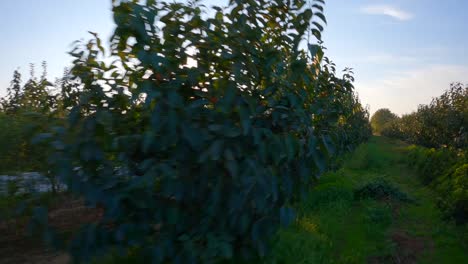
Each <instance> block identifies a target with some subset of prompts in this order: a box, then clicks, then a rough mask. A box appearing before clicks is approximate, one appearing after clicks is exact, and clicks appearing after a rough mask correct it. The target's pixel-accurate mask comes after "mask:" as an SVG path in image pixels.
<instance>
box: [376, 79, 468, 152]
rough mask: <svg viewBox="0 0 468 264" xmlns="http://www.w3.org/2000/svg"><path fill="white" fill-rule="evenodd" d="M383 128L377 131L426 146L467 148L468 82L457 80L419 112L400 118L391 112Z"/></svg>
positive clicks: (421, 106)
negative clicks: (458, 81)
mask: <svg viewBox="0 0 468 264" xmlns="http://www.w3.org/2000/svg"><path fill="white" fill-rule="evenodd" d="M377 113H378V112H376V114H377ZM389 115H392V114H391V113H390V114H389ZM375 118H376V115H374V116H373V117H372V124H374V119H375ZM380 128H381V129H380V130H378V132H380V133H382V135H385V136H388V137H393V138H398V139H401V140H404V141H407V142H409V143H414V144H417V145H421V146H425V147H435V148H438V147H444V146H445V147H454V148H459V149H466V148H468V86H467V85H463V84H461V83H454V84H452V85H451V87H450V89H448V90H447V91H445V92H444V93H443V94H442V95H441V96H439V97H437V98H434V99H433V100H432V102H431V103H430V104H427V105H420V106H419V107H418V110H417V111H416V112H414V113H411V114H407V115H403V116H402V117H401V118H398V117H396V116H395V115H392V116H391V117H390V118H389V119H387V121H386V122H384V125H381V126H380Z"/></svg>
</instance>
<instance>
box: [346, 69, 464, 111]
mask: <svg viewBox="0 0 468 264" xmlns="http://www.w3.org/2000/svg"><path fill="white" fill-rule="evenodd" d="M377 78H379V77H377ZM453 82H462V83H466V84H468V66H459V65H428V66H423V67H421V68H419V69H415V70H410V71H404V72H399V73H397V74H394V75H393V76H390V77H388V78H385V79H376V80H369V81H357V82H356V84H355V87H356V89H357V91H358V93H359V97H360V98H361V100H362V102H363V103H364V104H369V105H370V107H371V113H374V112H375V111H376V110H378V109H380V108H389V109H390V110H391V111H393V112H395V113H397V114H400V115H401V114H405V113H410V112H412V111H415V110H417V107H418V105H420V104H428V103H430V102H431V100H432V98H434V97H438V96H440V95H441V94H442V93H443V92H444V91H445V90H447V89H448V88H449V87H450V84H451V83H453Z"/></svg>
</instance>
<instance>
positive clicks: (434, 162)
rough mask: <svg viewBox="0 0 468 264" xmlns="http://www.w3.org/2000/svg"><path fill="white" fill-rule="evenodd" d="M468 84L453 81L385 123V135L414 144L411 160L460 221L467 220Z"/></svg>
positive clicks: (447, 210) (446, 209)
mask: <svg viewBox="0 0 468 264" xmlns="http://www.w3.org/2000/svg"><path fill="white" fill-rule="evenodd" d="M467 128H468V86H465V85H463V84H460V83H454V84H452V85H451V87H450V89H449V90H447V91H446V92H445V93H444V94H442V95H441V96H440V97H437V98H435V99H433V100H432V102H431V103H430V104H429V105H421V106H419V108H418V110H417V111H416V112H414V113H411V114H408V115H403V116H402V117H401V118H396V119H394V120H393V121H390V122H388V123H387V124H385V128H384V129H383V130H382V134H383V135H385V136H388V137H393V138H398V139H401V140H404V141H407V142H409V143H413V144H416V145H418V146H412V147H411V150H410V154H409V159H408V163H409V165H411V166H412V167H413V168H415V169H416V170H417V172H418V174H419V175H420V177H421V179H422V180H423V182H424V183H425V184H427V185H429V186H431V187H432V188H434V190H435V191H436V193H437V199H438V205H439V206H440V208H441V209H442V211H443V212H444V213H445V215H446V216H447V217H450V218H453V219H455V220H456V222H457V223H460V224H461V223H467V222H468V166H467V164H468V156H467V149H468V137H467V136H468V134H467Z"/></svg>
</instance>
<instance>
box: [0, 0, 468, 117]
mask: <svg viewBox="0 0 468 264" xmlns="http://www.w3.org/2000/svg"><path fill="white" fill-rule="evenodd" d="M205 2H206V3H207V4H221V5H222V4H224V3H225V2H226V1H225V0H218V1H216V0H206V1H205ZM110 8H111V0H80V1H77V0H40V1H39V0H0V39H1V40H2V41H0V95H4V94H5V92H6V88H7V87H8V86H9V83H10V81H11V79H12V76H13V71H14V70H15V69H19V70H20V72H21V73H22V74H23V79H26V78H28V76H29V64H30V63H35V64H36V65H37V66H36V68H37V69H36V76H39V75H40V74H41V73H40V64H41V62H42V61H47V63H48V76H49V78H50V79H52V80H53V79H54V78H56V77H60V76H61V75H62V72H63V69H64V67H66V66H69V65H70V63H71V57H70V56H69V55H68V54H67V52H68V51H70V50H71V48H72V47H73V46H72V43H73V42H74V41H75V40H79V39H89V38H90V36H91V35H89V33H88V31H93V32H97V33H98V34H99V35H100V36H101V37H103V38H104V39H109V38H110V36H111V34H112V30H113V28H114V25H113V21H112V13H111V9H110ZM466 10H468V1H460V0H445V1H438V0H353V1H349V0H328V1H326V9H325V15H326V17H327V20H328V25H327V26H326V28H325V31H324V33H323V40H324V45H325V46H326V47H327V51H326V55H327V56H328V57H329V58H330V59H332V60H333V61H334V62H335V63H336V64H337V66H338V69H343V68H344V67H351V68H354V72H355V78H356V82H355V87H356V91H357V92H358V94H359V97H360V98H361V101H362V103H363V104H364V105H369V107H370V110H371V113H373V112H375V111H376V110H378V109H380V108H389V109H390V110H391V111H393V112H395V113H397V114H400V115H401V114H404V113H410V112H412V111H414V110H416V109H417V106H418V105H419V104H425V103H429V102H430V100H431V98H433V97H436V96H438V95H440V94H442V93H443V91H444V90H446V89H448V88H449V87H450V83H452V82H462V83H467V84H468V16H467V15H466Z"/></svg>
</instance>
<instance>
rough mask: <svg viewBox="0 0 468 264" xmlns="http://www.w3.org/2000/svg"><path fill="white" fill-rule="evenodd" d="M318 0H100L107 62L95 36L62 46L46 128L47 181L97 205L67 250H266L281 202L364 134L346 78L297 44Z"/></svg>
mask: <svg viewBox="0 0 468 264" xmlns="http://www.w3.org/2000/svg"><path fill="white" fill-rule="evenodd" d="M322 2H323V1H316V2H314V4H313V5H311V6H310V7H308V6H307V5H306V1H292V2H288V3H287V4H285V2H284V1H230V4H229V7H228V8H226V9H222V8H219V7H214V8H213V11H214V16H213V17H207V18H205V16H204V15H202V14H203V13H204V11H206V10H205V9H203V7H201V6H198V5H196V2H194V3H190V4H181V3H172V2H171V3H168V2H165V1H157V2H156V1H151V0H148V1H146V2H145V3H142V2H140V1H121V2H117V1H114V7H113V11H114V21H115V23H116V29H115V34H114V36H113V37H112V44H111V54H112V55H113V56H114V57H116V58H117V61H116V62H115V63H114V64H111V65H107V64H105V63H104V62H102V61H100V59H99V58H101V56H102V54H103V52H104V48H103V47H102V46H101V40H100V39H99V38H98V37H97V36H96V37H95V38H94V39H93V40H91V41H90V42H89V43H87V44H85V45H84V46H79V47H77V49H75V50H74V51H73V52H71V55H72V56H74V57H75V61H74V67H73V69H72V70H71V74H72V75H73V76H74V80H73V81H75V82H80V83H81V88H82V90H81V91H80V92H79V100H80V101H79V104H77V105H74V107H73V109H71V110H70V114H69V115H68V119H67V123H66V125H65V126H62V127H53V128H52V129H51V133H52V134H53V137H52V146H53V147H54V148H55V150H56V153H54V154H53V155H52V156H51V157H50V160H51V161H53V162H54V166H55V171H56V172H57V174H58V175H59V177H60V179H61V180H62V181H63V182H65V183H66V184H67V185H68V189H69V190H71V191H73V192H74V193H76V194H78V195H81V196H84V198H85V199H86V201H87V203H88V204H89V205H90V206H100V207H103V208H104V210H105V214H104V216H103V218H102V219H101V220H100V221H99V222H97V223H94V224H92V225H89V226H85V227H83V229H82V230H81V232H79V233H78V234H75V237H74V240H73V242H72V244H71V253H72V255H73V257H74V258H75V260H77V261H80V260H89V259H90V258H91V257H93V256H98V255H105V254H107V253H109V252H112V251H113V250H117V251H118V252H122V254H124V255H125V254H129V253H130V251H132V252H134V251H135V250H136V251H137V252H140V253H141V254H143V255H144V256H145V258H147V259H148V261H150V260H151V261H152V262H153V263H161V262H164V263H166V262H174V263H186V262H213V261H216V260H219V259H229V258H232V257H233V256H235V257H240V256H243V257H249V256H252V255H256V254H259V255H264V254H265V253H266V250H267V242H268V241H269V239H270V238H271V235H272V234H274V233H275V232H276V230H277V228H278V226H279V225H280V224H284V225H286V224H288V223H290V222H291V221H293V220H294V212H293V211H292V209H290V208H289V207H288V205H290V204H291V203H294V202H295V201H297V200H298V199H299V198H300V197H301V196H302V194H305V193H306V191H307V190H308V189H309V186H310V184H311V183H312V181H311V180H312V179H313V178H314V177H315V176H319V175H320V174H321V173H322V172H323V171H324V170H325V169H326V168H327V164H329V162H327V161H329V160H330V159H331V158H333V156H334V153H340V152H343V151H345V150H347V149H349V148H352V146H354V145H357V144H358V143H360V141H362V140H365V139H366V137H367V135H368V133H367V132H366V129H367V127H368V124H367V121H366V117H367V112H366V110H365V109H363V108H362V106H361V105H360V103H359V101H358V100H357V98H356V96H355V95H354V92H353V87H352V84H351V81H352V77H351V76H350V75H349V74H345V75H344V76H343V78H338V77H336V76H335V71H334V67H333V65H332V64H331V63H325V64H324V66H323V67H322V66H321V62H322V59H323V60H325V61H327V59H325V58H323V52H322V50H321V47H319V46H317V45H314V44H312V43H309V50H308V52H310V54H309V53H307V51H304V50H301V49H299V48H298V47H299V45H300V44H301V43H302V42H303V40H304V39H305V36H306V34H307V32H309V31H311V33H312V34H313V35H315V36H317V37H320V29H321V28H322V26H321V24H320V23H318V22H320V20H323V21H324V20H325V18H324V16H323V15H322V13H321V10H322V9H323V6H322V4H321V3H322ZM311 8H312V9H311ZM312 19H316V20H314V21H313V23H311V20H312ZM189 58H191V59H193V60H194V61H195V62H196V63H193V65H187V59H189ZM122 69H123V72H122ZM348 122H353V123H352V124H351V125H348ZM361 130H363V131H364V132H360V131H361ZM344 135H351V136H353V137H355V135H359V136H358V137H356V138H349V137H347V138H344ZM43 138H50V135H43ZM77 169H78V172H77ZM39 222H40V221H39ZM130 249H131V250H130Z"/></svg>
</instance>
